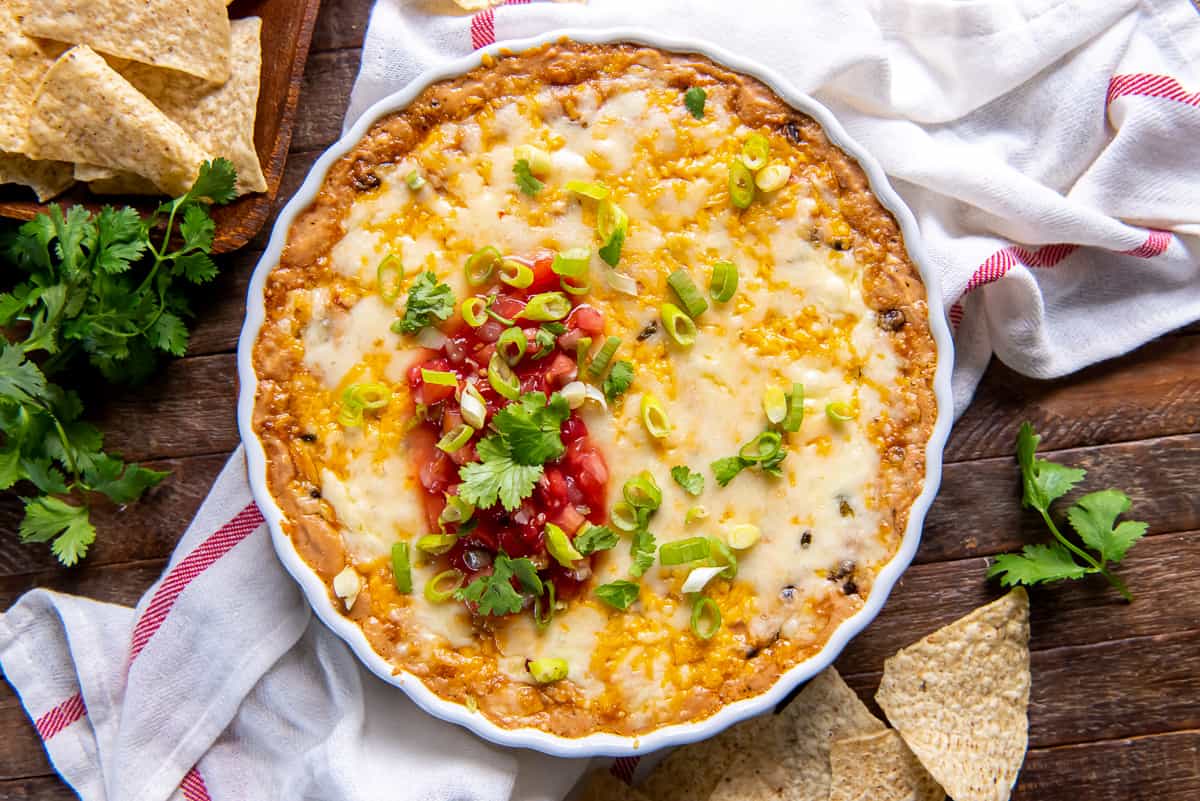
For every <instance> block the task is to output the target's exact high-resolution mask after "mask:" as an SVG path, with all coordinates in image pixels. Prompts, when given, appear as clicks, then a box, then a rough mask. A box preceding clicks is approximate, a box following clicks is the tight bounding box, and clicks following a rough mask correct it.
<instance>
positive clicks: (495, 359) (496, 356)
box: [488, 351, 521, 401]
mask: <svg viewBox="0 0 1200 801" xmlns="http://www.w3.org/2000/svg"><path fill="white" fill-rule="evenodd" d="M488 383H489V384H491V385H492V389H494V390H496V392H498V393H500V395H502V396H503V397H505V398H507V399H508V400H510V401H515V400H516V399H517V398H519V397H521V380H520V379H519V378H517V374H516V373H514V372H513V371H512V368H511V367H509V366H508V362H506V361H504V357H503V356H501V355H500V351H496V352H495V353H493V354H492V360H491V361H490V362H488Z"/></svg>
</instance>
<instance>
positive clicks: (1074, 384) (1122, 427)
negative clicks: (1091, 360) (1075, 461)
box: [946, 336, 1200, 461]
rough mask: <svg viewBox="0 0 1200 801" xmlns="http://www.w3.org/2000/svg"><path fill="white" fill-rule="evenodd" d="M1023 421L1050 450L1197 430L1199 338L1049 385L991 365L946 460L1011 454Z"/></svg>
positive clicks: (1174, 340) (1164, 343)
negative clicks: (1039, 435)
mask: <svg viewBox="0 0 1200 801" xmlns="http://www.w3.org/2000/svg"><path fill="white" fill-rule="evenodd" d="M1024 420H1029V421H1030V422H1032V423H1033V425H1034V428H1036V429H1037V431H1038V433H1040V434H1042V435H1043V437H1044V439H1043V440H1042V445H1043V447H1045V448H1046V449H1050V450H1056V449H1060V448H1074V447H1080V446H1084V445H1094V444H1098V443H1101V442H1119V441H1130V440H1137V439H1147V438H1150V437H1162V436H1168V435H1171V434H1182V433H1188V432H1194V431H1196V430H1197V427H1198V426H1200V337H1197V336H1177V337H1164V338H1162V339H1159V340H1157V341H1155V342H1152V343H1150V344H1148V345H1146V346H1144V347H1142V348H1139V349H1138V350H1136V351H1134V352H1133V353H1132V354H1129V355H1127V356H1123V357H1121V358H1119V359H1113V360H1111V361H1108V362H1105V363H1103V364H1100V365H1096V366H1095V367H1089V368H1088V369H1086V370H1083V371H1081V372H1078V373H1075V374H1074V375H1072V376H1069V377H1067V378H1063V379H1059V380H1056V381H1049V382H1047V381H1038V380H1037V379H1033V378H1026V377H1024V376H1020V375H1018V374H1017V373H1015V372H1013V371H1012V370H1010V369H1009V368H1007V367H1005V366H1003V365H1001V364H999V363H998V362H994V363H993V364H992V365H991V367H990V368H989V369H988V372H987V374H986V375H985V376H984V379H983V382H982V384H981V385H980V388H979V392H978V393H977V395H976V398H975V402H974V403H972V404H971V406H970V408H968V409H967V411H966V412H965V413H964V414H963V416H962V419H960V420H959V421H958V423H956V424H955V426H954V431H953V433H952V434H951V437H950V442H949V445H948V447H947V452H946V455H947V458H948V459H949V460H951V461H965V460H968V459H980V458H985V457H988V456H1001V455H1007V454H1010V453H1012V450H1013V443H1014V442H1015V441H1016V436H1017V430H1018V429H1019V428H1020V427H1021V422H1022V421H1024Z"/></svg>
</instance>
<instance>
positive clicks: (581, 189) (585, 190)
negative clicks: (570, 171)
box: [567, 181, 608, 200]
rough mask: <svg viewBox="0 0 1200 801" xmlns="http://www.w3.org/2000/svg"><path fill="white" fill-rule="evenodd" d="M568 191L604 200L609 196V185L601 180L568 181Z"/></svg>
mask: <svg viewBox="0 0 1200 801" xmlns="http://www.w3.org/2000/svg"><path fill="white" fill-rule="evenodd" d="M567 191H568V192H574V193H575V194H577V195H583V196H584V197H588V198H591V199H592V200H604V198H606V197H608V187H607V186H605V185H604V184H602V183H600V182H599V181H567Z"/></svg>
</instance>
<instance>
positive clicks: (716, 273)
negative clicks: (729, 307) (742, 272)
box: [708, 261, 738, 303]
mask: <svg viewBox="0 0 1200 801" xmlns="http://www.w3.org/2000/svg"><path fill="white" fill-rule="evenodd" d="M712 268H713V272H712V281H711V282H710V283H709V285H708V293H709V294H710V295H712V299H713V300H715V301H717V302H718V303H728V302H729V299H730V298H732V297H733V293H734V292H737V288H738V271H737V266H736V265H734V263H733V262H731V261H718V262H715V263H714V264H713V266H712Z"/></svg>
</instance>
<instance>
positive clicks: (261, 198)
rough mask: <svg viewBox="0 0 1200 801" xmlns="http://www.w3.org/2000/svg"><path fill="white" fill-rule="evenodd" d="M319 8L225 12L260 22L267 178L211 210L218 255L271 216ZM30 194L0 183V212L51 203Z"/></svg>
mask: <svg viewBox="0 0 1200 801" xmlns="http://www.w3.org/2000/svg"><path fill="white" fill-rule="evenodd" d="M320 6H321V0H235V2H234V3H233V4H231V5H230V7H229V15H230V17H232V18H234V19H239V18H241V17H261V18H262V21H263V25H262V50H263V58H262V83H261V86H260V88H259V93H258V114H257V116H256V118H255V122H254V144H255V147H256V149H257V150H258V160H259V162H260V163H261V164H262V167H263V173H264V174H265V175H266V177H267V191H266V192H262V193H256V194H251V195H243V196H242V197H240V198H238V199H237V200H235V201H234V202H233V203H230V204H229V205H228V206H222V207H219V208H217V209H215V210H214V213H213V218H214V219H215V220H216V223H217V231H216V237H215V239H214V242H213V249H214V250H215V252H217V253H227V252H229V251H231V250H237V249H238V248H240V247H241V246H242V245H245V244H246V243H247V242H249V241H250V240H251V239H253V238H254V235H255V234H257V233H258V232H259V230H260V229H261V228H262V227H263V224H264V223H265V222H266V221H267V218H268V217H269V216H270V214H271V209H272V208H273V205H274V202H275V196H276V193H278V191H279V184H280V181H281V180H282V179H283V166H284V162H285V161H286V160H287V154H288V148H289V146H290V145H291V141H292V126H293V124H294V123H295V120H296V106H297V104H298V102H299V100H300V87H301V82H302V80H303V78H304V65H305V63H306V61H307V60H308V46H309V43H310V42H311V41H312V36H313V30H314V28H315V27H316V22H317V13H318V11H319V10H320ZM31 195H32V192H30V190H28V189H26V188H25V187H21V186H0V216H4V217H12V218H16V219H20V220H29V219H32V218H33V217H34V215H36V214H38V213H40V212H43V211H45V210H46V207H47V206H48V205H49V203H38V202H36V201H34V200H31V199H29V198H30V196H31ZM50 202H51V203H58V204H60V205H63V206H68V205H78V204H82V205H84V206H87V207H88V208H90V209H92V210H93V211H94V210H96V209H99V208H100V207H101V206H105V205H129V206H133V207H134V208H136V209H138V210H139V211H142V212H144V213H149V212H150V211H152V210H153V209H154V208H155V207H156V206H157V205H158V204H159V203H161V202H162V198H159V197H139V196H132V197H121V196H113V195H106V196H103V197H100V196H97V195H93V194H91V193H90V192H88V191H87V188H86V187H84V186H82V185H79V184H77V185H75V186H74V187H72V188H71V189H69V190H68V191H67V192H65V193H64V194H62V195H60V196H59V197H57V198H55V199H54V200H52V201H50Z"/></svg>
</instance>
